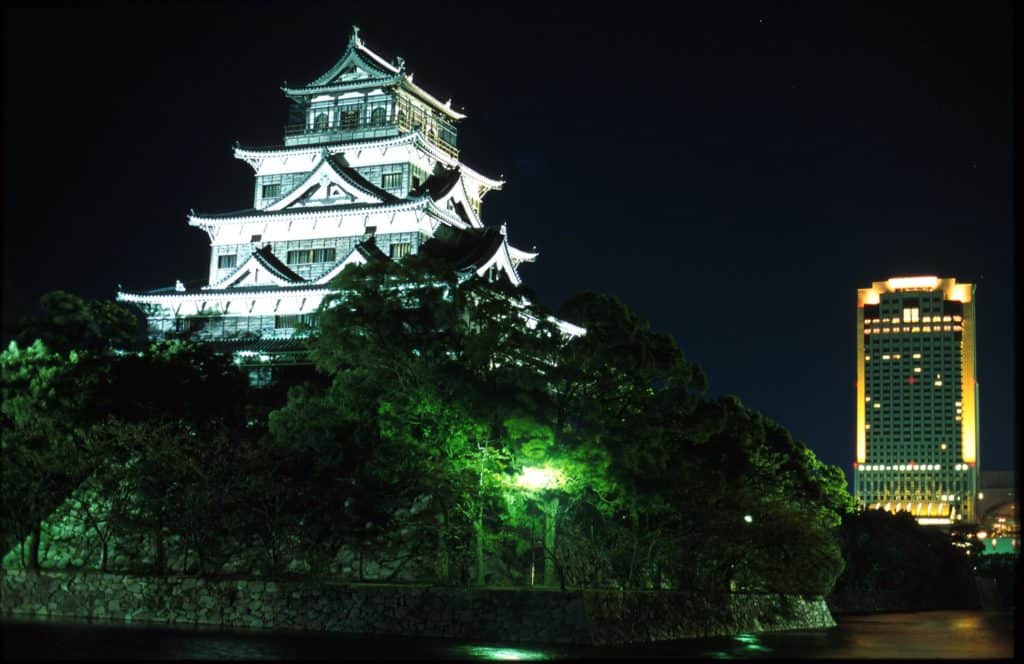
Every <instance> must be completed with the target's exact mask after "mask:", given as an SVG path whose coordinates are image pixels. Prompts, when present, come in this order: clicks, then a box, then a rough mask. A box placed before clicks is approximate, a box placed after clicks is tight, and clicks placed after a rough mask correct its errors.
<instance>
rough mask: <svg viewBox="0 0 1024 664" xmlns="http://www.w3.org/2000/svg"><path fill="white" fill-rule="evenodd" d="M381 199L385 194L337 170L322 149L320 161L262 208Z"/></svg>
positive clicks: (341, 203)
mask: <svg viewBox="0 0 1024 664" xmlns="http://www.w3.org/2000/svg"><path fill="white" fill-rule="evenodd" d="M383 202H384V198H383V197H381V196H380V195H379V194H377V193H376V192H374V191H372V190H371V189H368V188H366V187H364V186H362V185H360V184H359V183H357V182H355V181H354V180H353V179H352V178H350V177H348V176H346V175H345V174H344V173H342V172H340V171H339V169H338V168H336V167H335V166H334V164H333V162H331V159H330V156H329V155H328V153H327V151H326V150H325V151H323V152H321V153H320V161H319V162H318V163H317V165H316V166H314V167H313V170H312V171H311V172H310V173H309V175H308V176H306V179H305V180H303V181H302V182H301V183H300V184H299V185H298V186H297V187H295V188H294V189H293V190H292V191H291V192H290V193H289V194H288V195H287V196H285V197H284V198H282V199H280V200H278V201H276V202H275V203H273V204H271V205H268V206H267V207H266V208H265V209H266V210H267V211H268V212H273V211H276V210H286V209H288V208H297V207H314V206H324V205H349V204H354V203H383Z"/></svg>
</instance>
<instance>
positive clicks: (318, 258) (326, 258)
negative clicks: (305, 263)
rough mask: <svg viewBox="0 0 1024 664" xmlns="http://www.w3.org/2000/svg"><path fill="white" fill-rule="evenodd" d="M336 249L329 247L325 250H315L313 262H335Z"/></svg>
mask: <svg viewBox="0 0 1024 664" xmlns="http://www.w3.org/2000/svg"><path fill="white" fill-rule="evenodd" d="M334 256H335V249H334V247H327V248H325V249H314V250H313V262H314V263H330V262H333V261H334Z"/></svg>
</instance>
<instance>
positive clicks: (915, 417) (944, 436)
mask: <svg viewBox="0 0 1024 664" xmlns="http://www.w3.org/2000/svg"><path fill="white" fill-rule="evenodd" d="M974 289H975V287H974V285H973V284H964V283H957V281H956V279H953V278H948V279H942V278H939V277H903V278H893V279H889V280H888V281H876V282H874V283H873V284H872V285H871V288H861V289H858V291H857V461H856V463H855V464H854V466H855V468H854V475H853V477H854V482H853V486H854V495H855V497H856V499H857V501H858V503H859V504H860V505H863V506H864V507H867V508H873V509H884V510H887V511H890V512H897V511H901V510H902V511H909V512H910V513H911V514H913V515H914V516H915V517H917V519H918V521H919V522H920V523H923V524H949V523H954V522H956V521H969V522H972V521H974V520H975V495H976V492H977V486H978V382H977V380H976V377H975V376H976V374H975V345H976V342H975V339H976V336H975V334H976V327H975V317H974Z"/></svg>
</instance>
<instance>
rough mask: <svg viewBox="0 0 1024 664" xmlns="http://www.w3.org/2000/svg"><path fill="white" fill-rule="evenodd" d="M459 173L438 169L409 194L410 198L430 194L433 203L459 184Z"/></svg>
mask: <svg viewBox="0 0 1024 664" xmlns="http://www.w3.org/2000/svg"><path fill="white" fill-rule="evenodd" d="M460 175H461V174H460V172H459V169H458V167H456V168H443V169H438V170H436V171H435V172H434V173H432V174H431V175H430V177H428V178H427V179H426V180H425V181H424V182H422V183H421V184H420V185H419V186H418V187H416V188H414V189H413V190H412V191H410V192H409V195H410V196H422V195H423V194H425V193H426V194H430V197H431V198H433V199H434V200H435V201H436V200H438V199H440V198H441V197H442V196H445V195H446V194H447V193H448V192H450V191H451V190H452V188H454V187H455V185H456V184H458V183H459V177H460Z"/></svg>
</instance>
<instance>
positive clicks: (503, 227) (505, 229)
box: [501, 221, 508, 237]
mask: <svg viewBox="0 0 1024 664" xmlns="http://www.w3.org/2000/svg"><path fill="white" fill-rule="evenodd" d="M501 234H502V235H504V236H505V237H508V222H507V221H503V222H501Z"/></svg>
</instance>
